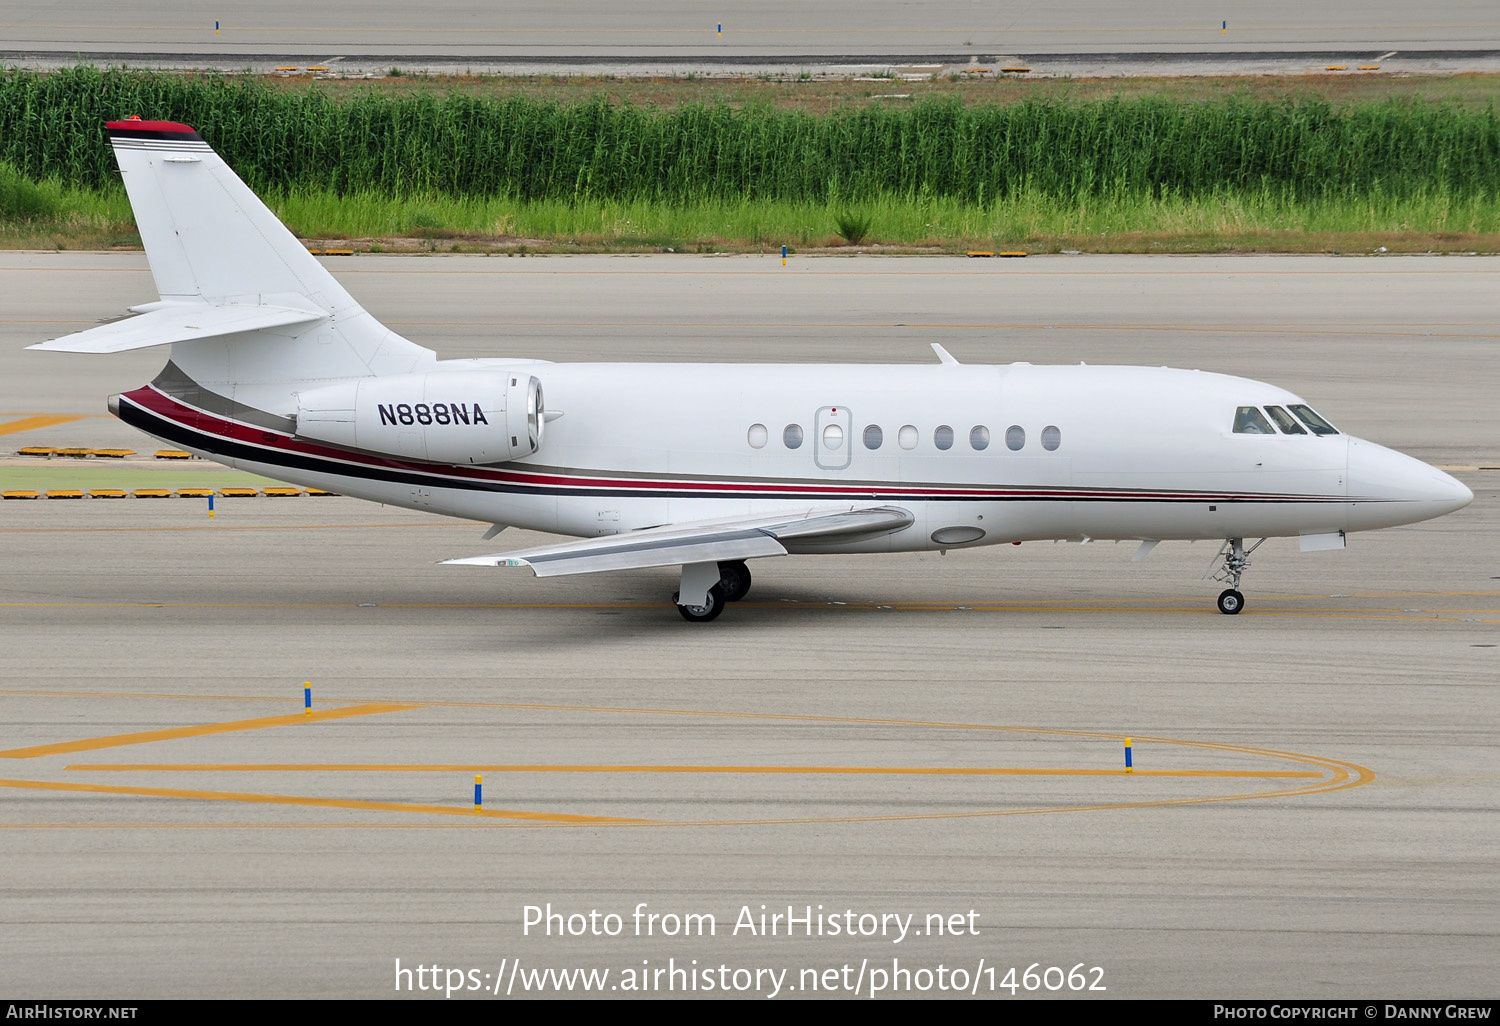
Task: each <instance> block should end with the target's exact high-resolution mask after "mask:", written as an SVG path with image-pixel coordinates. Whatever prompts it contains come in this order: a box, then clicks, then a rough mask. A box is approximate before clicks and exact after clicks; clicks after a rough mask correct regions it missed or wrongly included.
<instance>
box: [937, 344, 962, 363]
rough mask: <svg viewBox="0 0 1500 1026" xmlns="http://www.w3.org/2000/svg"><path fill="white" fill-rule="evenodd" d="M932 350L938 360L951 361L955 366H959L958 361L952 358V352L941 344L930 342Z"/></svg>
mask: <svg viewBox="0 0 1500 1026" xmlns="http://www.w3.org/2000/svg"><path fill="white" fill-rule="evenodd" d="M932 351H933V352H934V353H937V358H938V360H939V361H940V362H942V363H951V364H952V365H953V366H955V367H957V366H959V362H958V361H957V360H955V359H954V358H953V354H952V353H950V352H948V350H946V349H944V348H943V347H942V346H940V345H938V344H937V343H936V342H934V343H932Z"/></svg>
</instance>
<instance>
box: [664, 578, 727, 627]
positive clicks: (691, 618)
mask: <svg viewBox="0 0 1500 1026" xmlns="http://www.w3.org/2000/svg"><path fill="white" fill-rule="evenodd" d="M677 594H678V593H677V592H673V593H672V601H673V602H676V603H677V611H678V612H679V613H681V614H682V618H683V619H684V620H686V621H687V622H688V623H708V622H709V621H710V620H717V619H718V618H719V614H720V613H722V612H724V605H725V603H724V589H723V588H721V587H719V586H718V585H717V584H716V585H714V586H713V587H712V588H709V589H708V596H707V598H705V599H704V604H703V605H701V606H685V605H683V604H682V603H680V602H677Z"/></svg>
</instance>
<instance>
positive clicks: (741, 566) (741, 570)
mask: <svg viewBox="0 0 1500 1026" xmlns="http://www.w3.org/2000/svg"><path fill="white" fill-rule="evenodd" d="M719 587H720V588H723V589H724V599H725V600H726V601H728V602H738V601H739V600H740V599H742V598H744V597H745V596H746V595H748V594H750V568H749V567H748V566H746V565H745V561H744V560H743V559H736V560H734V561H733V562H730V563H720V564H719Z"/></svg>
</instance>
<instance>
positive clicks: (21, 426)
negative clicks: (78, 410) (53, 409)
mask: <svg viewBox="0 0 1500 1026" xmlns="http://www.w3.org/2000/svg"><path fill="white" fill-rule="evenodd" d="M82 419H83V415H82V414H67V415H62V416H36V417H24V418H22V419H21V420H13V421H11V422H10V423H9V424H0V435H14V434H19V433H20V432H22V431H37V430H40V429H41V428H49V427H57V425H59V424H71V423H72V422H73V421H75V420H82Z"/></svg>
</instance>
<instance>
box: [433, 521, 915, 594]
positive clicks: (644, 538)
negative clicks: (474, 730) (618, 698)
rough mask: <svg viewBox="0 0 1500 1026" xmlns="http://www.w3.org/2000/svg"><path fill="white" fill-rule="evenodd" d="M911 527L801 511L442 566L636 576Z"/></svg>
mask: <svg viewBox="0 0 1500 1026" xmlns="http://www.w3.org/2000/svg"><path fill="white" fill-rule="evenodd" d="M913 519H914V518H913V517H912V515H911V514H910V513H908V512H907V511H906V510H903V509H897V508H895V507H891V506H880V507H865V508H854V509H841V510H829V509H821V510H800V511H795V512H782V513H778V514H768V515H762V516H757V517H738V518H732V519H727V520H706V521H698V522H695V523H688V524H672V525H668V526H666V527H654V528H650V529H648V530H644V531H633V532H631V533H629V534H620V535H610V536H609V537H606V538H585V539H581V540H578V541H570V542H562V543H560V544H557V545H544V546H541V547H539V548H534V549H520V550H517V551H515V552H502V553H497V554H495V555H489V556H468V557H465V558H461V559H447V560H443V562H444V563H448V564H453V565H458V566H527V567H530V568H531V570H532V572H533V573H534V574H536V576H538V577H560V576H563V575H566V574H588V573H598V572H600V571H605V570H639V569H645V568H648V567H661V566H682V565H685V564H689V563H713V562H721V561H724V560H730V559H755V558H757V557H761V556H784V555H786V553H787V548H786V546H785V545H783V544H782V539H783V538H787V539H792V538H795V539H797V540H799V541H807V540H811V539H824V538H828V539H835V538H848V537H853V536H857V535H863V534H884V533H888V532H890V531H897V530H900V529H901V528H903V527H907V526H909V525H910V524H911V523H912V522H913Z"/></svg>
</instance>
